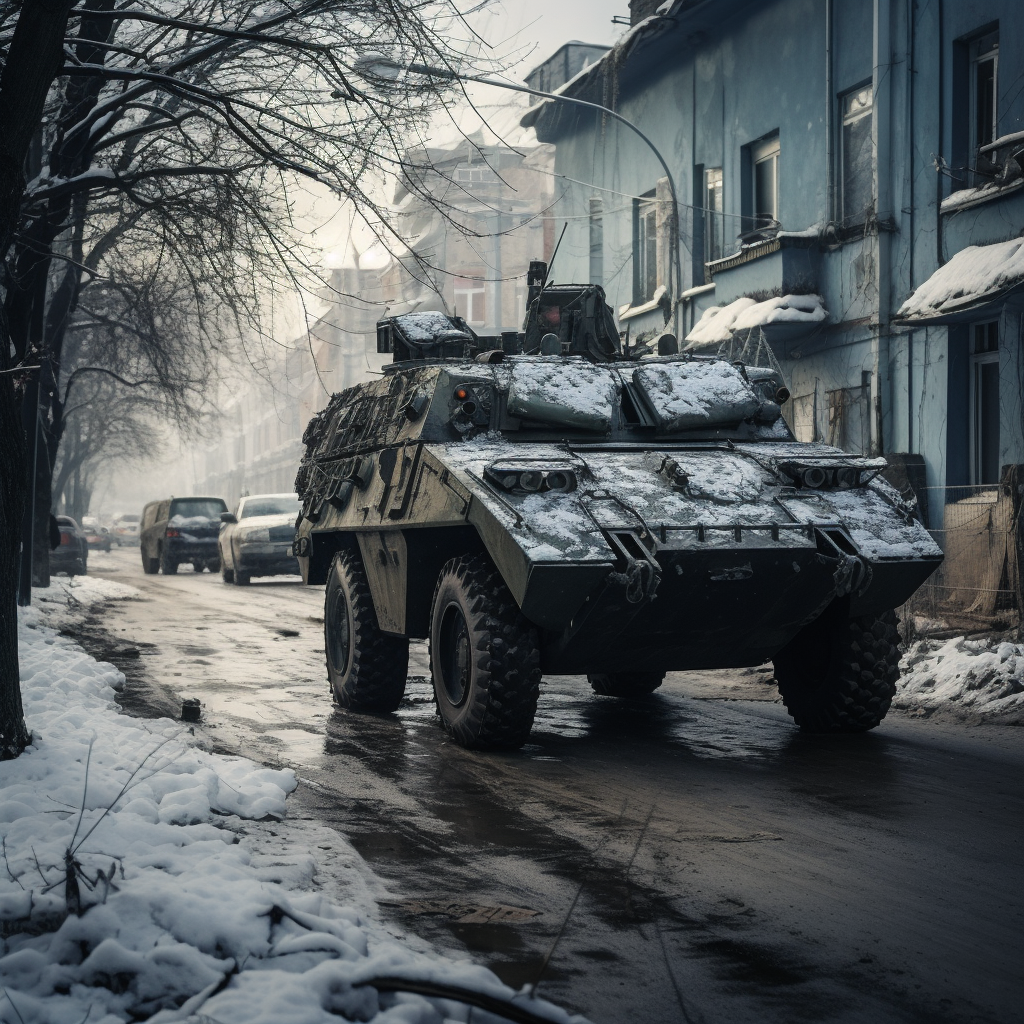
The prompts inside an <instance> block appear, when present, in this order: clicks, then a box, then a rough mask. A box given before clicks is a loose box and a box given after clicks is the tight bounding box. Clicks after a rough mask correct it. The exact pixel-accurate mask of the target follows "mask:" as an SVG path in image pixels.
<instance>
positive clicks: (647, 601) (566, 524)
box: [295, 267, 941, 749]
mask: <svg viewBox="0 0 1024 1024" xmlns="http://www.w3.org/2000/svg"><path fill="white" fill-rule="evenodd" d="M531 275H532V277H531V281H530V291H529V305H528V312H527V317H526V322H525V326H524V330H523V331H522V332H516V333H511V332H510V333H506V334H503V335H502V336H501V337H500V338H482V337H478V336H477V335H476V334H474V332H473V331H472V330H471V329H470V328H469V326H468V325H467V324H466V323H465V322H464V321H462V320H460V319H459V318H457V317H450V316H446V315H444V314H442V313H416V314H408V315H404V316H396V317H392V318H389V319H386V320H382V321H381V322H380V323H379V325H378V349H379V350H381V351H385V352H391V353H393V355H394V360H395V361H394V362H393V363H392V364H391V365H389V366H388V367H386V369H385V372H384V374H383V376H382V378H381V379H379V380H375V381H373V382H371V383H368V384H363V385H359V386H357V387H354V388H350V389H348V390H346V391H343V392H341V393H340V394H336V395H334V396H333V398H332V399H331V401H330V403H329V405H328V407H327V408H326V409H325V410H324V411H323V412H322V413H320V414H319V415H318V416H316V417H315V418H314V419H313V420H312V421H311V422H310V424H309V426H308V428H307V430H306V433H305V436H304V442H305V445H306V452H305V456H304V458H303V461H302V464H301V467H300V469H299V473H298V477H297V479H296V490H297V491H298V493H299V495H300V497H301V499H302V511H301V513H300V516H299V519H298V521H297V528H296V540H295V554H296V555H297V557H298V560H299V564H300V566H301V569H302V575H303V579H304V580H305V581H306V582H307V583H309V584H326V607H325V615H324V630H325V639H326V651H327V672H328V676H329V678H330V683H331V686H332V688H333V690H334V694H335V697H336V700H337V701H338V703H339V704H341V705H342V706H343V707H345V708H349V709H351V710H353V711H393V710H394V709H396V708H397V707H398V705H399V702H400V701H401V699H402V695H403V691H404V688H405V681H406V673H407V666H408V651H409V640H410V638H418V639H424V638H425V639H428V640H429V643H430V665H431V672H432V677H433V686H434V692H435V696H436V701H437V710H438V713H439V716H440V718H441V721H442V723H443V725H444V728H445V729H446V730H447V732H448V733H449V734H450V735H451V737H452V738H453V739H455V740H456V741H457V742H459V743H461V744H463V745H465V746H468V747H475V748H482V749H486V748H491V749H500V748H505V749H509V748H515V747H518V746H520V745H522V744H523V743H524V742H525V741H526V739H527V737H528V735H529V733H530V729H531V726H532V724H533V718H534V713H535V709H536V706H537V701H538V697H539V694H540V683H541V678H542V674H543V673H562V674H578V675H586V676H587V678H588V679H589V682H590V685H591V686H592V687H593V689H594V691H595V692H596V693H598V694H600V695H604V696H608V697H626V698H628V697H635V696H639V695H643V694H649V693H651V692H652V691H654V690H655V689H657V687H658V686H659V685H660V684H661V682H662V680H663V679H664V677H665V673H666V671H669V670H679V669H695V668H704V669H707V668H724V667H737V666H749V665H760V664H762V663H764V662H767V661H769V660H771V661H773V663H774V669H775V677H776V679H777V682H778V686H779V689H780V691H781V694H782V697H783V700H784V702H785V704H786V707H787V708H788V710H789V713H790V714H791V715H792V717H793V719H794V720H795V721H796V723H797V724H798V725H800V726H801V727H803V728H804V729H808V730H813V731H818V732H855V731H861V730H865V729H870V728H872V727H874V726H876V725H878V723H879V722H880V721H881V720H882V718H883V717H884V716H885V713H886V711H887V710H888V708H889V703H890V700H891V698H892V696H893V693H894V689H895V682H896V678H897V674H898V648H897V644H898V642H899V637H898V634H897V631H896V616H895V614H894V612H893V609H894V608H895V607H897V606H898V605H899V604H901V603H902V602H904V601H905V600H906V599H907V598H908V597H909V596H910V595H911V594H912V593H913V592H914V590H915V589H916V588H917V587H918V586H919V585H920V584H921V583H922V582H923V581H924V580H925V579H926V578H927V577H928V575H929V574H930V573H931V572H932V571H933V570H934V569H935V568H936V566H937V565H938V564H939V562H940V560H941V552H940V550H939V548H938V547H937V546H936V545H935V543H934V542H933V541H932V539H931V537H930V536H929V534H928V533H927V531H926V530H925V529H924V527H923V526H922V525H921V523H920V522H919V521H918V520H917V519H916V518H915V515H914V509H913V508H911V507H910V506H908V505H907V504H906V503H905V502H904V500H903V499H902V498H901V496H900V494H899V492H897V491H896V490H895V489H894V488H893V487H891V486H890V485H889V484H887V483H886V482H885V481H884V480H883V479H882V478H881V476H880V474H881V472H882V470H883V469H884V468H885V462H884V461H883V460H881V459H877V458H864V457H860V456H854V455H848V454H845V453H843V452H842V451H840V450H838V449H836V448H833V447H829V446H827V445H824V444H806V443H799V442H797V441H795V440H794V438H793V436H792V434H791V433H790V431H789V428H788V427H787V426H786V423H785V421H784V420H783V419H782V416H781V409H780V404H781V403H782V402H783V401H785V399H786V398H787V397H788V392H787V391H786V389H785V385H784V382H783V380H782V375H781V373H780V371H779V369H778V367H777V365H767V366H755V365H745V364H743V363H741V362H730V361H727V360H724V359H718V358H694V357H690V356H688V355H686V354H678V353H674V352H673V351H672V350H673V348H674V339H671V338H668V339H665V340H664V341H663V343H662V345H661V350H662V353H663V354H661V355H656V356H648V357H645V358H639V357H636V356H635V355H630V354H624V353H623V352H621V351H620V342H619V337H618V334H617V332H616V330H615V324H614V320H613V319H612V315H611V311H610V310H609V308H608V306H607V304H606V302H605V298H604V293H603V292H602V290H601V289H600V288H598V287H596V286H588V285H564V286H558V287H554V286H544V284H543V279H542V274H541V267H532V268H531Z"/></svg>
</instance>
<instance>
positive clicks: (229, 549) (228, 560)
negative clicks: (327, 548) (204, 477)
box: [217, 494, 300, 587]
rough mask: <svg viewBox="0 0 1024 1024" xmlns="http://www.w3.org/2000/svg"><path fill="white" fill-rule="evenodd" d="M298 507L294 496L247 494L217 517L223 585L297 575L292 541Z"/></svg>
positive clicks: (296, 497)
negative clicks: (236, 505) (234, 506)
mask: <svg viewBox="0 0 1024 1024" xmlns="http://www.w3.org/2000/svg"><path fill="white" fill-rule="evenodd" d="M299 504H300V503H299V496H298V495H297V494H251V495H249V496H248V497H245V498H242V500H241V501H240V502H239V503H238V508H237V509H235V511H234V513H231V512H225V513H224V514H223V515H222V516H221V517H220V518H221V520H222V522H223V523H224V525H223V526H222V527H221V531H220V537H219V538H218V539H217V547H218V549H219V551H220V573H221V576H222V577H223V578H224V582H225V583H237V584H238V585H239V586H240V587H244V586H245V585H246V584H247V583H248V582H249V581H250V580H251V579H252V577H253V576H284V575H289V574H292V573H295V574H298V571H299V563H298V561H297V560H296V558H295V556H294V555H293V554H292V541H293V540H294V538H295V517H296V516H297V515H298V513H299Z"/></svg>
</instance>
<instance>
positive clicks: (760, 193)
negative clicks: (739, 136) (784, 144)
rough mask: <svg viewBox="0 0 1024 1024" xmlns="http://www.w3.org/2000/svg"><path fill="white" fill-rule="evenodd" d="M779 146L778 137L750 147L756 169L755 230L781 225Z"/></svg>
mask: <svg viewBox="0 0 1024 1024" xmlns="http://www.w3.org/2000/svg"><path fill="white" fill-rule="evenodd" d="M780 152H781V149H780V146H779V137H778V135H774V136H772V137H771V138H770V139H764V140H763V141H761V142H756V143H754V145H753V146H751V147H750V159H751V162H752V163H753V165H754V167H753V170H754V175H753V184H754V195H753V199H754V203H753V214H754V228H755V229H759V228H769V227H776V226H777V225H778V223H779V154H780Z"/></svg>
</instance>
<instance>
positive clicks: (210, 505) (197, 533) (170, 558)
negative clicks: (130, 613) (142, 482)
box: [139, 498, 228, 576]
mask: <svg viewBox="0 0 1024 1024" xmlns="http://www.w3.org/2000/svg"><path fill="white" fill-rule="evenodd" d="M227 510H228V507H227V505H226V504H225V503H224V499H223V498H164V499H162V500H161V501H151V502H150V503H149V504H148V505H147V506H146V507H145V508H144V509H143V510H142V524H141V526H142V529H141V532H140V534H139V540H140V544H141V548H142V552H141V553H142V570H143V572H145V573H148V574H150V575H152V574H153V573H155V572H158V571H160V570H161V569H162V570H163V572H164V574H165V575H168V576H169V575H171V574H172V573H176V572H177V571H178V566H179V565H181V564H182V563H185V562H187V563H191V565H192V568H193V569H195V571H196V572H202V571H203V569H209V570H210V572H216V571H217V570H218V569H219V568H220V558H219V557H218V556H217V533H218V531H219V530H220V525H221V524H220V515H221V513H222V512H227Z"/></svg>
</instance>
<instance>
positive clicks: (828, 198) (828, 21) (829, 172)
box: [825, 0, 836, 221]
mask: <svg viewBox="0 0 1024 1024" xmlns="http://www.w3.org/2000/svg"><path fill="white" fill-rule="evenodd" d="M833 90H834V85H833V67H832V0H825V220H826V221H833V220H835V219H836V213H835V196H836V183H835V173H836V168H835V162H836V154H835V144H836V142H835V138H834V136H835V126H834V125H833V123H832V120H833V114H832V108H833V102H832V93H833Z"/></svg>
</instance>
